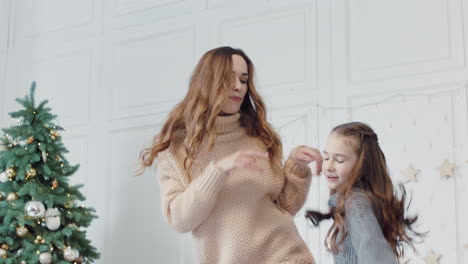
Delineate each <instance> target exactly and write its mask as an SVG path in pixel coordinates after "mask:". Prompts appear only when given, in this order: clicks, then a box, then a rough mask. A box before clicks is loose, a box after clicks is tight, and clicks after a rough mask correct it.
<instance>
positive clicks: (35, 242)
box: [34, 236, 45, 244]
mask: <svg viewBox="0 0 468 264" xmlns="http://www.w3.org/2000/svg"><path fill="white" fill-rule="evenodd" d="M34 244H45V239H44V238H42V236H37V237H36V240H34Z"/></svg>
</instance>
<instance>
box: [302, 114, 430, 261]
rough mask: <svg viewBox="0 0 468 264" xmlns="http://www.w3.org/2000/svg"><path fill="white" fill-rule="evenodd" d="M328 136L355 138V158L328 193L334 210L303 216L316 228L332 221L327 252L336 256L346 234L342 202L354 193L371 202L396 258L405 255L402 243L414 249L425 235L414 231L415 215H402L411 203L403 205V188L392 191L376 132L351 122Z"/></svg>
mask: <svg viewBox="0 0 468 264" xmlns="http://www.w3.org/2000/svg"><path fill="white" fill-rule="evenodd" d="M331 133H335V134H337V135H341V136H344V137H349V138H354V139H356V140H357V144H353V145H354V146H353V148H354V151H355V153H356V155H357V157H358V159H357V162H356V166H355V167H354V168H353V170H352V171H351V173H350V176H349V178H348V181H347V182H346V184H341V185H340V186H338V188H337V189H336V190H332V191H331V192H330V194H331V195H333V194H335V193H336V194H337V195H336V196H337V198H338V200H337V204H336V207H332V209H331V211H330V212H329V213H326V214H324V213H320V212H317V211H307V213H306V217H307V218H308V219H309V220H310V221H311V222H312V224H314V225H315V226H318V225H319V224H320V222H321V221H322V220H325V219H330V218H333V220H334V222H333V225H332V226H331V227H330V230H328V233H327V237H326V240H325V246H326V248H327V250H328V251H330V252H332V253H335V254H336V253H337V252H338V251H339V246H340V245H341V244H342V243H343V242H344V239H345V238H346V236H347V235H348V231H349V230H348V227H347V225H346V221H345V217H346V215H345V202H346V201H347V200H348V198H349V197H350V195H351V193H352V192H353V191H356V190H358V191H360V192H362V193H364V194H366V196H367V197H368V198H369V200H370V201H371V204H372V208H373V210H374V213H375V215H376V217H377V219H379V220H380V221H379V224H380V228H381V229H382V232H383V234H384V236H385V239H386V240H387V241H388V243H389V245H390V247H391V248H392V250H393V252H394V253H395V255H396V256H398V257H400V256H403V255H404V244H407V245H408V246H410V247H411V248H412V249H413V250H414V249H415V248H414V245H413V244H414V243H415V242H416V241H415V238H416V237H423V236H424V235H425V234H424V233H419V232H416V231H415V230H414V229H413V226H414V224H415V222H416V221H417V219H418V216H417V215H414V216H412V217H408V216H405V211H407V210H408V207H409V204H410V203H411V201H409V202H408V205H407V206H406V190H405V188H404V186H403V185H400V189H401V191H400V195H398V193H397V192H395V190H394V188H393V184H392V181H391V179H390V175H389V173H388V169H387V163H386V160H385V155H384V154H383V152H382V150H381V149H380V146H379V143H378V137H377V135H376V134H375V132H374V131H373V130H372V128H370V127H369V126H368V125H366V124H364V123H360V122H351V123H345V124H342V125H339V126H337V127H335V128H334V129H333V130H332V132H331Z"/></svg>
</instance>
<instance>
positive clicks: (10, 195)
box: [6, 192, 18, 202]
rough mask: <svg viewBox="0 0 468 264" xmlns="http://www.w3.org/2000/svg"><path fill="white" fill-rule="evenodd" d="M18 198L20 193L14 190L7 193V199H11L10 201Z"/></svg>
mask: <svg viewBox="0 0 468 264" xmlns="http://www.w3.org/2000/svg"><path fill="white" fill-rule="evenodd" d="M16 199H18V194H16V193H14V192H11V193H9V194H8V195H7V198H6V200H7V201H9V202H10V201H14V200H16Z"/></svg>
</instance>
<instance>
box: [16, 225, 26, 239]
mask: <svg viewBox="0 0 468 264" xmlns="http://www.w3.org/2000/svg"><path fill="white" fill-rule="evenodd" d="M28 232H29V230H28V229H27V228H26V227H24V226H18V227H17V228H16V235H17V236H18V237H24V236H26V235H27V234H28Z"/></svg>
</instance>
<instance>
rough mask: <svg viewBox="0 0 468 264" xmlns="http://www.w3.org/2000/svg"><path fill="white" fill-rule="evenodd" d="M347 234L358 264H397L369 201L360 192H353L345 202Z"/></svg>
mask: <svg viewBox="0 0 468 264" xmlns="http://www.w3.org/2000/svg"><path fill="white" fill-rule="evenodd" d="M345 213H346V222H347V224H348V227H349V230H348V232H349V233H348V235H349V236H350V238H351V243H352V245H353V247H354V250H355V251H356V254H357V257H358V263H359V264H367V263H381V264H398V261H397V258H396V256H395V254H394V253H393V251H392V249H391V248H390V245H389V244H388V242H387V240H386V239H385V237H384V235H383V233H382V230H381V228H380V225H379V223H378V221H377V218H376V217H375V214H374V211H373V210H372V205H371V201H370V200H369V198H367V197H366V195H365V194H362V193H353V194H352V195H351V196H350V201H349V202H347V203H346V212H345Z"/></svg>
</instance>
